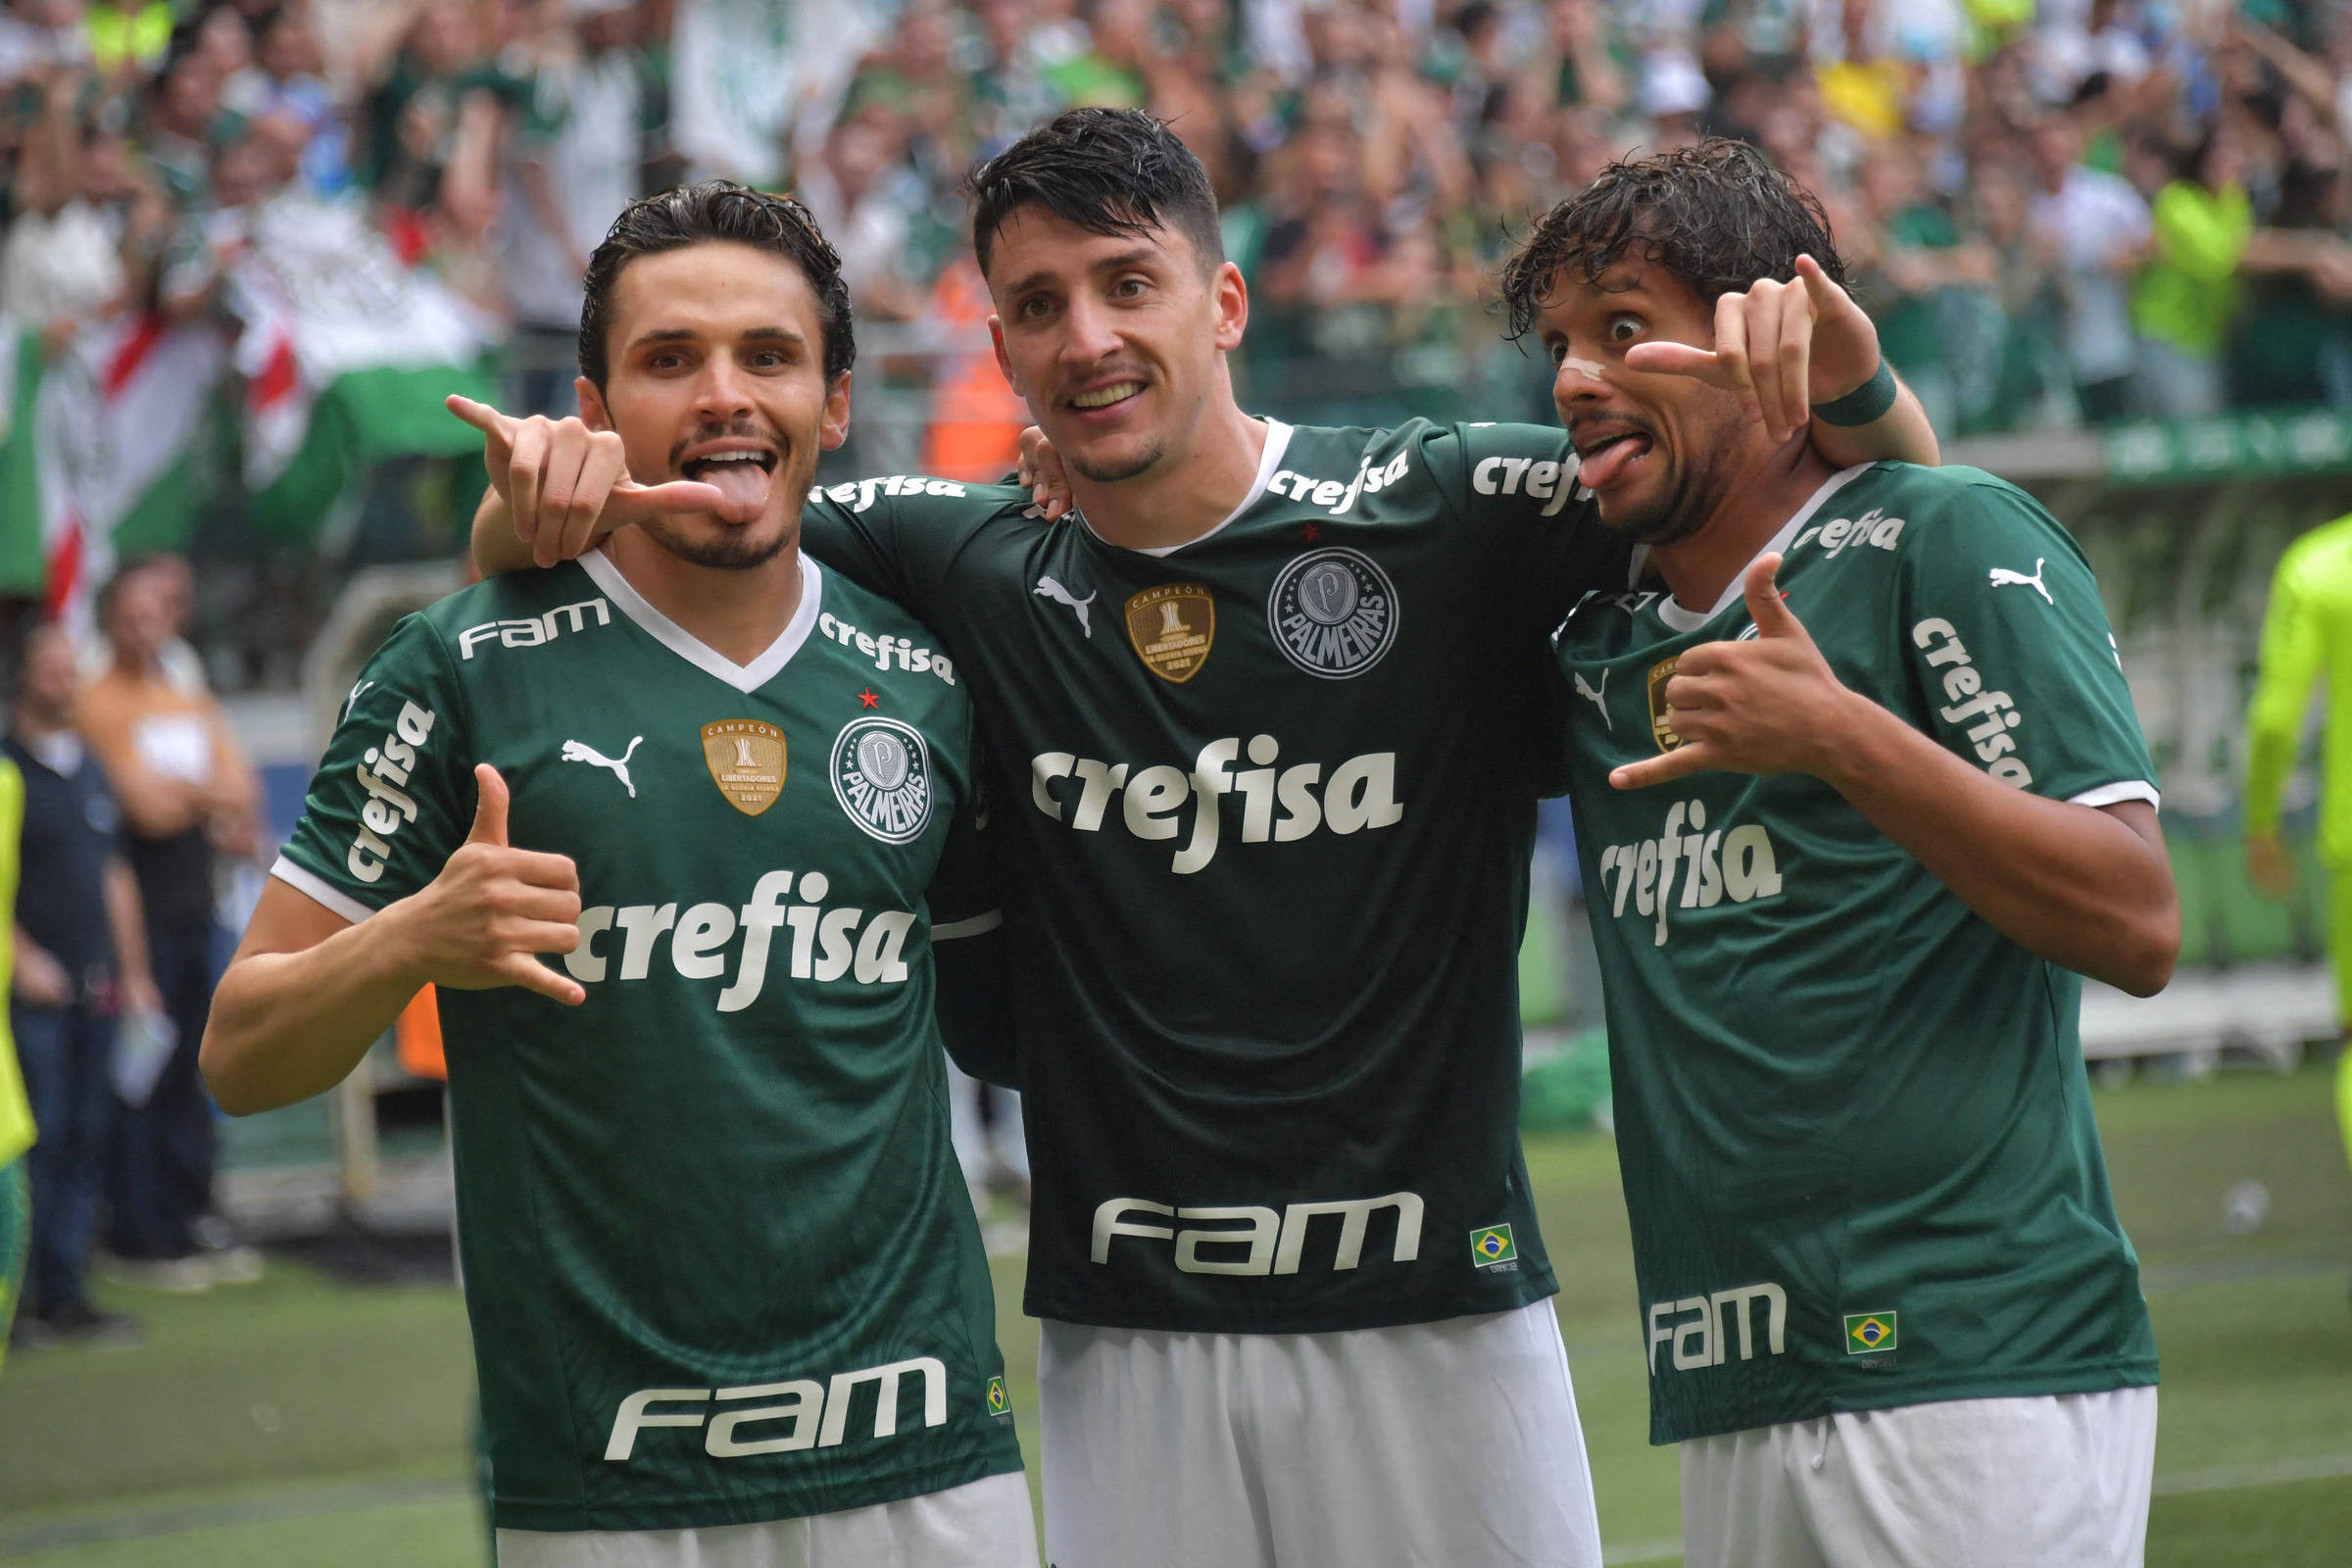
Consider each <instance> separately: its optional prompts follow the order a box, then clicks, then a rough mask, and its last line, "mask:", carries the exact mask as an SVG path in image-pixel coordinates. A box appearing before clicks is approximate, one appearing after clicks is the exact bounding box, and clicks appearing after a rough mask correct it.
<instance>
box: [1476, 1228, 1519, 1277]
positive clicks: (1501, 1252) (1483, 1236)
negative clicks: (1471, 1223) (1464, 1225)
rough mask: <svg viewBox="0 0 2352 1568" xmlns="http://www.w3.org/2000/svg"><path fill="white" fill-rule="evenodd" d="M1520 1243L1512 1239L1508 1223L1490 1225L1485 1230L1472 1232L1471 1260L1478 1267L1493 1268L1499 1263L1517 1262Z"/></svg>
mask: <svg viewBox="0 0 2352 1568" xmlns="http://www.w3.org/2000/svg"><path fill="white" fill-rule="evenodd" d="M1518 1257H1519V1245H1518V1243H1516V1242H1514V1241H1512V1240H1511V1228H1510V1227H1509V1226H1508V1225H1490V1226H1488V1227H1487V1228H1486V1229H1485V1230H1483V1231H1472V1232H1471V1233H1470V1261H1471V1263H1472V1264H1473V1265H1474V1266H1476V1267H1478V1268H1492V1267H1494V1266H1495V1264H1497V1263H1511V1262H1516V1261H1517V1260H1518Z"/></svg>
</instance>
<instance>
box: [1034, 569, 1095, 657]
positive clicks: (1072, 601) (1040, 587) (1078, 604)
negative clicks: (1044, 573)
mask: <svg viewBox="0 0 2352 1568" xmlns="http://www.w3.org/2000/svg"><path fill="white" fill-rule="evenodd" d="M1036 592H1037V597H1038V598H1040V599H1051V600H1053V601H1054V603H1055V604H1057V605H1067V606H1069V607H1070V609H1071V610H1072V611H1074V612H1076V613H1077V616H1078V629H1079V630H1080V631H1082V632H1084V633H1086V636H1087V640H1088V641H1089V642H1092V641H1093V640H1094V636H1095V628H1094V626H1093V624H1092V623H1091V622H1090V621H1089V620H1088V619H1087V606H1089V605H1091V604H1093V603H1094V602H1095V600H1096V599H1097V598H1098V597H1099V596H1100V595H1101V594H1102V592H1103V590H1102V589H1100V588H1098V589H1096V590H1095V591H1094V592H1093V593H1091V594H1088V595H1087V596H1086V597H1085V598H1084V599H1077V598H1073V597H1072V596H1071V594H1070V591H1069V590H1068V589H1067V588H1064V587H1063V586H1062V585H1061V584H1060V583H1058V582H1056V581H1054V579H1053V578H1051V577H1040V578H1038V579H1037V589H1036Z"/></svg>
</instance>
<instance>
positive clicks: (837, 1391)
mask: <svg viewBox="0 0 2352 1568" xmlns="http://www.w3.org/2000/svg"><path fill="white" fill-rule="evenodd" d="M909 1377H919V1378H920V1379H921V1380H922V1384H921V1387H922V1391H923V1425H924V1426H926V1427H940V1426H946V1425H947V1424H948V1369H947V1367H946V1366H945V1365H944V1364H943V1363H942V1362H941V1361H940V1360H939V1358H938V1357H937V1356H930V1355H916V1356H909V1357H908V1358H907V1359H906V1360H904V1361H893V1362H891V1363H890V1364H889V1365H888V1366H869V1367H867V1368H865V1369H864V1370H863V1371H859V1372H836V1373H834V1374H833V1376H832V1377H831V1378H829V1379H827V1380H826V1381H825V1382H822V1383H819V1382H818V1381H817V1380H816V1379H814V1378H789V1379H786V1380H785V1381H783V1382H780V1383H754V1384H750V1385H747V1386H746V1387H743V1388H737V1389H639V1390H638V1391H637V1392H636V1393H634V1394H632V1395H630V1396H629V1397H627V1398H625V1399H623V1400H621V1401H620V1408H619V1409H617V1410H615V1411H613V1429H612V1432H611V1434H610V1435H609V1436H608V1437H607V1438H606V1439H605V1461H606V1462H607V1463H608V1464H626V1463H628V1462H629V1459H630V1457H631V1456H632V1455H634V1454H635V1453H636V1451H637V1435H638V1434H639V1433H641V1432H644V1431H646V1430H647V1429H648V1428H660V1427H684V1428H686V1429H688V1430H689V1431H700V1432H701V1433H702V1434H703V1451H704V1452H705V1453H707V1454H709V1455H710V1456H711V1458H713V1459H740V1458H743V1457H745V1456H746V1455H749V1454H755V1453H790V1452H792V1451H794V1450H795V1449H799V1448H831V1447H838V1446H840V1445H841V1444H843V1443H846V1442H848V1441H849V1436H850V1403H851V1399H852V1397H853V1396H854V1395H855V1394H856V1392H857V1389H858V1385H859V1384H861V1383H871V1384H872V1385H873V1386H874V1429H873V1430H874V1436H875V1437H876V1438H895V1437H897V1436H898V1435H899V1386H900V1384H901V1383H902V1382H903V1381H904V1380H905V1379H907V1378H909ZM752 1399H758V1400H760V1401H762V1402H760V1403H759V1404H749V1403H747V1402H746V1401H748V1400H752ZM657 1405H662V1406H668V1408H665V1409H656V1408H655V1406H657ZM711 1405H721V1406H726V1405H732V1406H733V1407H734V1408H732V1409H718V1410H711V1409H709V1408H707V1407H709V1406H711ZM770 1422H778V1423H784V1424H783V1425H779V1426H769V1425H767V1423H770ZM755 1424H758V1425H759V1426H760V1429H761V1430H760V1433H759V1435H758V1436H757V1437H752V1436H748V1435H746V1436H738V1435H737V1434H739V1433H743V1432H744V1430H745V1429H746V1428H748V1427H751V1426H753V1425H755Z"/></svg>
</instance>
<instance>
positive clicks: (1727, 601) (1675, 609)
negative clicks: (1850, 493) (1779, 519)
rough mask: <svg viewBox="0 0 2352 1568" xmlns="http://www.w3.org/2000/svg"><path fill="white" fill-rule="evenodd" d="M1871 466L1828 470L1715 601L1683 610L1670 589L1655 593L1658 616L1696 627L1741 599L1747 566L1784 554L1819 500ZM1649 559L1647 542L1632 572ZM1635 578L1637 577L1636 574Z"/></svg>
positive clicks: (1671, 622) (1671, 623)
mask: <svg viewBox="0 0 2352 1568" xmlns="http://www.w3.org/2000/svg"><path fill="white" fill-rule="evenodd" d="M1871 466H1872V465H1870V464H1867V463H1857V464H1855V465H1854V466H1852V467H1850V468H1840V469H1838V471H1837V472H1836V473H1833V474H1831V475H1830V476H1829V477H1828V478H1827V479H1824V480H1823V481H1822V483H1821V488H1820V489H1818V490H1816V491H1814V492H1813V495H1812V497H1811V499H1809V500H1807V501H1806V502H1805V504H1804V505H1803V506H1801V507H1799V508H1797V509H1796V515H1794V516H1792V517H1790V518H1789V520H1788V521H1787V522H1785V523H1783V524H1782V525H1781V531H1780V532H1779V533H1776V534H1774V535H1773V536H1772V537H1771V538H1770V539H1769V540H1767V541H1765V544H1764V548H1763V549H1761V550H1759V551H1757V552H1756V553H1755V554H1754V555H1753V556H1750V557H1749V558H1748V561H1747V565H1745V566H1741V567H1740V569H1739V571H1738V572H1736V573H1735V574H1734V575H1733V577H1732V580H1731V582H1730V583H1729V584H1728V585H1727V586H1726V587H1725V588H1724V590H1723V592H1722V594H1721V595H1719V596H1718V597H1717V598H1716V600H1715V603H1714V604H1712V605H1710V606H1708V607H1707V608H1706V609H1705V610H1685V609H1684V608H1683V607H1682V605H1681V603H1680V602H1678V601H1677V600H1676V599H1675V597H1674V595H1673V594H1672V593H1671V592H1668V593H1664V594H1661V595H1659V596H1658V604H1657V611H1658V618H1659V619H1660V620H1662V621H1664V622H1665V623H1666V624H1667V625H1669V626H1671V627H1673V628H1674V629H1675V630H1676V631H1696V630H1698V628H1699V627H1701V626H1704V625H1705V624H1706V623H1707V622H1708V621H1710V620H1713V619H1714V618H1715V617H1716V616H1717V615H1720V614H1722V613H1724V612H1725V611H1727V610H1729V609H1731V608H1732V606H1734V605H1736V604H1738V603H1739V602H1740V598H1741V596H1742V595H1744V594H1745V592H1746V591H1747V568H1748V566H1752V565H1754V564H1756V563H1757V562H1759V561H1761V560H1763V559H1764V558H1765V557H1766V556H1769V555H1772V554H1774V553H1775V552H1776V551H1777V552H1778V553H1780V554H1782V555H1787V554H1788V553H1789V541H1790V540H1792V539H1794V538H1795V537H1796V535H1797V531H1798V530H1799V529H1801V528H1803V527H1804V525H1805V523H1806V521H1807V520H1808V519H1809V518H1811V516H1812V515H1813V514H1814V513H1816V512H1819V511H1820V510H1821V505H1822V503H1823V502H1825V501H1827V500H1829V499H1830V497H1832V496H1834V495H1836V494H1837V493H1838V491H1840V490H1842V489H1844V488H1845V487H1846V486H1847V485H1848V484H1850V483H1851V482H1853V480H1854V479H1855V478H1856V477H1858V476H1859V475H1861V474H1863V473H1865V472H1867V471H1868V470H1869V469H1870V468H1871ZM1648 561H1649V551H1648V548H1647V547H1646V546H1644V547H1643V548H1642V549H1641V550H1639V551H1637V552H1635V561H1634V570H1635V572H1636V573H1637V574H1639V573H1640V571H1641V570H1642V567H1643V566H1644V565H1646V564H1648ZM1636 580H1637V581H1638V580H1639V576H1638V575H1637V579H1636Z"/></svg>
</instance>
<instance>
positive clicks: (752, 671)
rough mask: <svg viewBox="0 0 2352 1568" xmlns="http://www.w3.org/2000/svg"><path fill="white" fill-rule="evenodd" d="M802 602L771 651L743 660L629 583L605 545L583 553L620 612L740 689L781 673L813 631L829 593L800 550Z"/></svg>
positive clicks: (583, 563) (586, 565)
mask: <svg viewBox="0 0 2352 1568" xmlns="http://www.w3.org/2000/svg"><path fill="white" fill-rule="evenodd" d="M800 563H801V605H800V608H799V609H798V610H796V611H794V612H793V613H792V620H791V623H790V624H788V625H787V626H786V627H785V628H784V630H783V632H782V633H781V634H779V635H778V636H777V638H776V640H775V641H774V642H772V643H769V644H768V645H767V650H766V652H764V653H762V654H761V655H760V657H759V658H757V659H755V660H753V661H752V662H750V663H748V664H738V663H736V662H734V661H733V660H731V659H729V658H727V657H726V656H725V655H723V654H721V653H719V652H718V651H717V650H716V649H713V648H712V647H711V645H710V644H708V643H705V642H703V641H701V640H700V639H698V638H696V637H695V636H694V635H693V634H692V633H691V632H689V631H687V630H686V628H685V627H683V626H681V625H679V624H678V623H677V622H676V621H674V620H672V619H670V618H669V617H668V616H667V615H664V614H663V613H662V612H660V611H659V610H656V609H655V608H654V607H653V606H652V605H651V604H650V603H648V602H647V600H646V597H645V595H643V594H641V593H639V592H638V591H637V590H636V589H635V588H633V587H631V586H630V585H629V579H628V578H626V577H624V576H622V575H621V573H620V568H619V567H618V566H616V565H614V564H613V558H612V557H610V556H608V555H606V554H605V553H604V552H603V551H601V550H592V551H590V552H589V553H588V554H587V555H584V556H582V557H580V569H581V570H583V571H585V572H587V573H588V575H589V577H591V578H592V579H594V581H595V583H596V585H597V586H598V587H599V588H602V589H603V590H604V591H605V592H606V593H607V594H608V595H610V596H611V598H612V600H613V604H614V605H616V606H618V607H619V609H620V613H622V614H624V615H626V616H628V617H629V618H630V619H631V620H633V621H635V622H636V623H637V624H638V625H639V626H640V627H642V628H643V629H644V630H645V632H646V634H647V635H649V636H651V637H652V638H653V639H654V640H655V641H656V642H658V643H660V644H661V645H662V647H664V648H666V649H668V650H669V651H670V652H671V653H673V654H675V655H677V656H678V657H679V658H680V659H683V660H684V661H686V662H688V663H689V664H692V665H694V666H695V667H696V668H697V669H700V670H702V671H704V672H705V673H706V674H710V675H714V676H716V677H717V678H718V679H720V680H723V681H725V682H726V683H727V684H728V685H730V686H732V687H734V688H735V689H736V690H737V691H739V692H756V691H758V690H759V689H760V687H762V686H764V685H766V684H767V683H768V682H769V681H771V680H774V679H775V678H776V674H777V672H778V671H780V670H781V669H783V667H784V666H785V665H786V664H788V663H790V662H792V656H793V655H795V654H797V653H799V652H800V651H801V645H802V644H803V643H805V642H807V641H808V640H809V633H810V632H812V631H814V630H815V629H816V616H817V607H818V604H819V602H820V601H821V600H822V599H823V598H824V596H825V574H824V572H823V570H822V569H821V568H819V567H818V565H817V564H816V563H815V562H813V561H811V560H809V555H808V552H806V551H802V552H800Z"/></svg>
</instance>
